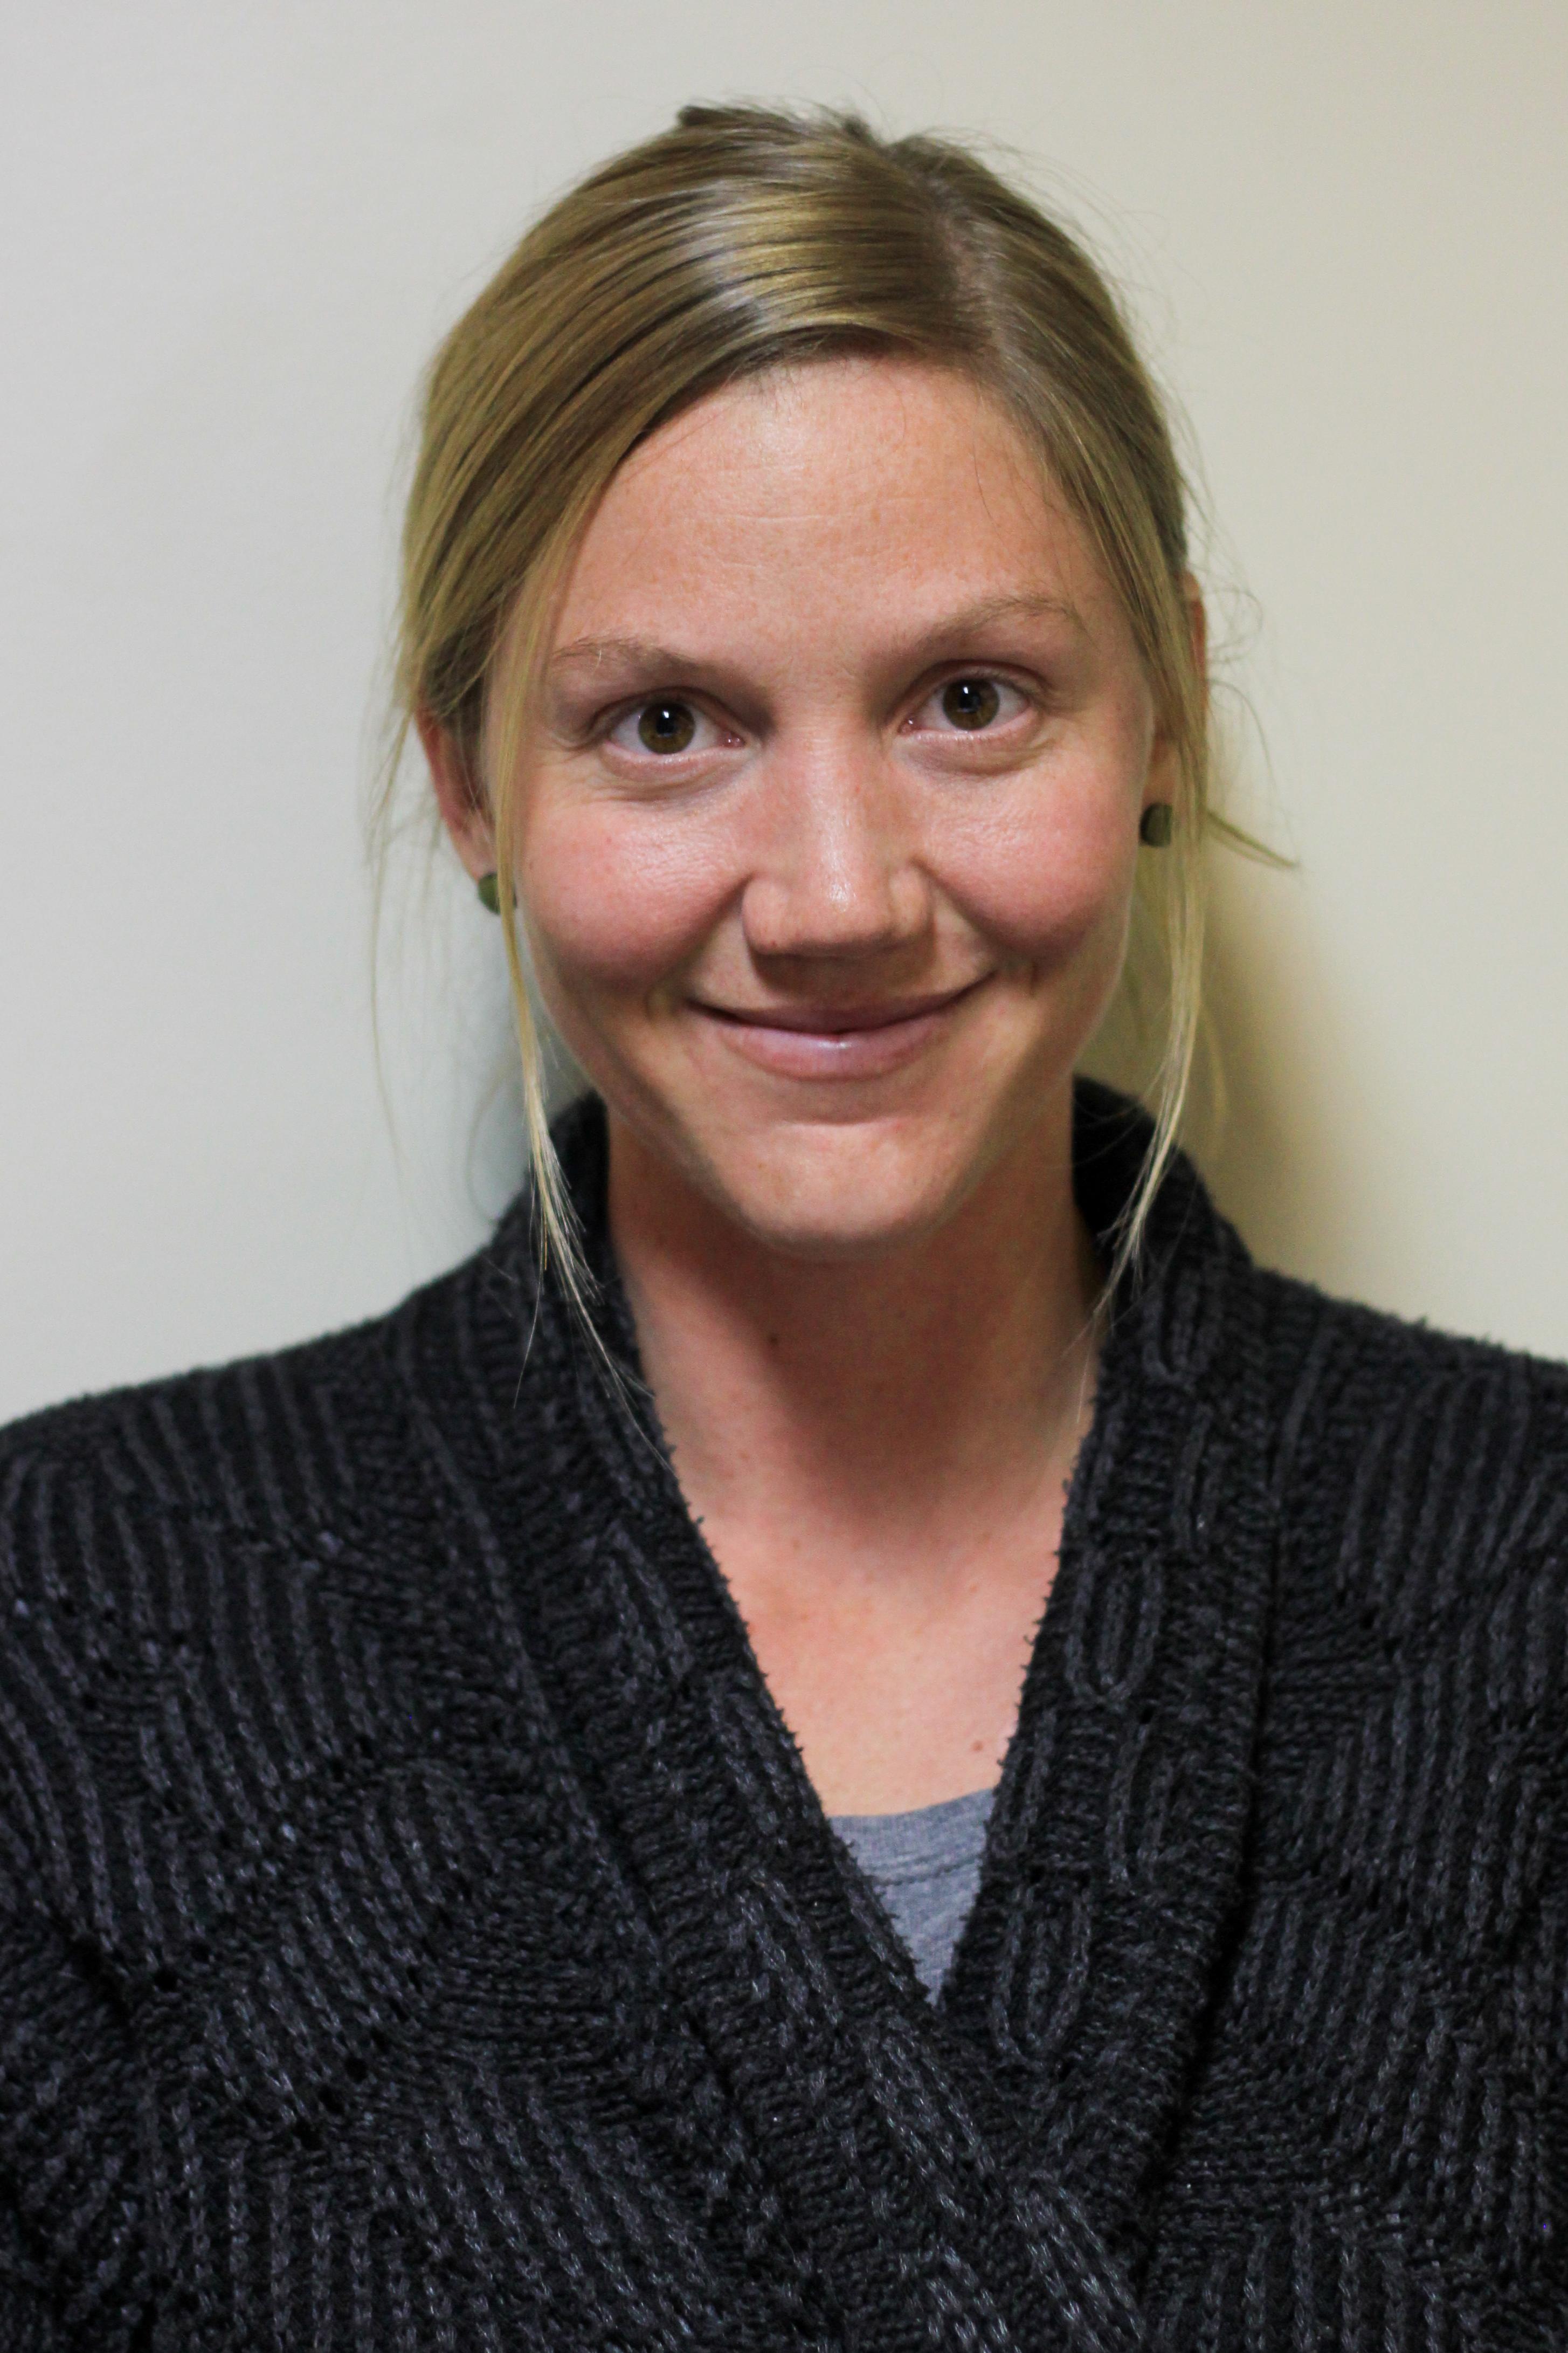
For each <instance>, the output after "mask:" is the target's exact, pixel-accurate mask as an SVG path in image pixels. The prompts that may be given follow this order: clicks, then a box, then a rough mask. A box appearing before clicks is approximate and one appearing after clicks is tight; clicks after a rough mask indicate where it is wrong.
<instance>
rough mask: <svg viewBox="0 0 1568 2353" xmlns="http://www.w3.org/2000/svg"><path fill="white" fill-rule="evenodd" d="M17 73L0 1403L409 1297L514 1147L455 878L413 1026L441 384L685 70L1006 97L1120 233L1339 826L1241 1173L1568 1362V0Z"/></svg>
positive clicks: (777, 32)
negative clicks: (420, 493) (369, 789)
mask: <svg viewBox="0 0 1568 2353" xmlns="http://www.w3.org/2000/svg"><path fill="white" fill-rule="evenodd" d="M3 66H4V69H3V71H0V92H3V96H0V220H3V221H4V223H5V231H4V235H5V275H4V310H3V319H4V337H5V367H4V370H3V371H0V680H3V685H0V696H3V701H0V708H3V712H4V731H5V733H4V763H5V765H4V777H5V783H4V824H3V828H0V844H3V853H0V1003H3V1005H4V1025H3V1034H0V1414H5V1413H9V1412H16V1411H20V1410H22V1409H25V1408H26V1407H29V1406H31V1405H34V1404H37V1403H42V1402H44V1401H46V1400H47V1399H50V1398H57V1397H60V1396H64V1395H66V1394H68V1393H69V1392H72V1391H76V1390H79V1389H82V1388H97V1387H102V1386H105V1385H107V1384H109V1383H110V1382H113V1381H119V1380H124V1379H129V1378H133V1377H141V1376H144V1375H149V1374H153V1373H155V1372H159V1371H163V1370H166V1369H170V1368H173V1367H175V1366H180V1365H183V1364H185V1363H188V1362H195V1361H197V1360H201V1359H209V1360H210V1359H214V1358H217V1357H221V1356H227V1355H233V1354H236V1353H238V1352H241V1351H247V1350H250V1349H253V1348H258V1347H263V1346H267V1345H275V1344H278V1343H281V1342H283V1341H286V1340H289V1339H291V1338H294V1337H297V1336H301V1335H306V1334H308V1333H310V1332H312V1331H315V1330H319V1329H324V1328H326V1327H327V1326H329V1325H331V1324H335V1323H340V1322H342V1321H344V1320H347V1319H350V1318H352V1317H355V1316H358V1315H360V1314H365V1313H369V1312H372V1311H374V1310H375V1309H377V1308H380V1307H382V1306H384V1305H385V1304H387V1303H390V1302H391V1301H392V1300H394V1299H395V1297H396V1296H397V1295H398V1294H399V1293H402V1292H403V1291H405V1289H406V1288H407V1287H408V1286H409V1285H410V1284H411V1283H412V1282H415V1281H416V1280H417V1279H419V1278H420V1277H422V1276H423V1275H424V1274H426V1272H429V1271H434V1270H436V1269H437V1268H438V1267H440V1266H442V1265H445V1264H447V1263H449V1262H450V1261H453V1260H454V1259H455V1258H456V1257H458V1255H459V1254H460V1253H461V1251H463V1250H465V1249H467V1248H468V1246H469V1245H470V1244H471V1243H472V1242H473V1241H474V1240H475V1239H476V1238H477V1237H478V1236H479V1234H480V1233H482V1231H483V1230H484V1229H485V1226H486V1224H487V1223H488V1221H489V1217H490V1216H491V1214H492V1213H493V1211H494V1210H495V1209H496V1208H498V1207H499V1206H500V1203H501V1201H502V1200H503V1199H504V1198H506V1197H507V1196H508V1194H509V1193H510V1190H511V1189H512V1187H513V1185H514V1184H515V1181H516V1177H517V1173H518V1166H519V1161H518V1142H517V1135H516V1130H515V1125H514V1111H513V1106H512V1104H511V1103H510V1096H509V1092H508V1090H507V1089H506V1087H505V1085H504V1083H503V1084H502V1085H501V1086H500V1091H499V1092H498V1091H497V1088H496V1084H495V1074H496V1072H497V1071H498V1070H499V1069H500V1068H502V1067H503V1066H504V1039H503V1029H502V1013H501V996H500V985H499V974H498V969H497V967H498V965H499V942H498V938H497V934H496V933H495V930H494V927H493V926H487V924H486V921H485V919H484V917H483V916H482V915H481V914H480V913H479V911H478V909H477V907H476V906H475V904H474V902H473V901H472V898H471V896H470V895H469V894H468V890H467V886H466V884H460V883H459V882H458V879H457V875H456V870H455V867H454V866H453V865H452V863H451V861H450V860H437V862H436V863H435V865H434V867H433V868H432V869H431V870H430V871H428V873H427V874H426V879H425V880H424V881H420V880H419V871H420V861H419V860H417V859H416V858H415V857H413V856H412V855H410V856H408V857H406V858H405V859H404V860H402V861H401V864H400V867H399V871H398V873H397V874H396V875H395V887H394V890H393V893H392V900H393V904H392V908H391V923H390V926H389V935H388V942H387V949H386V952H385V954H384V956H383V965H382V987H381V1006H380V1011H381V1026H382V1032H383V1041H382V1066H383V1071H384V1088H383V1087H382V1086H381V1085H380V1084H378V1079H377V1073H376V1065H375V1058H374V1052H373V1041H372V1031H371V991H370V985H369V976H370V970H371V950H370V926H369V904H370V892H369V881H368V876H367V871H366V867H365V861H364V857H363V846H362V831H361V809H362V807H363V781H364V777H365V775H366V772H367V768H368V766H369V765H370V764H371V762H372V759H373V756H374V747H375V741H376V729H377V724H378V719H379V710H380V702H379V694H380V691H381V672H380V665H381V662H382V659H383V652H384V642H385V632H386V621H387V616H388V612H389V608H390V591H391V582H392V550H393V542H394V535H395V521H396V511H397V491H398V486H399V484H400V482H401V480H402V479H403V472H404V467H405V460H406V456H407V448H408V430H409V420H410V416H411V411H412V403H413V396H414V390H415V386H416V379H417V376H418V374H419V371H420V368H421V366H422V365H423V364H424V362H425V360H426V357H427V355H428V353H429V351H430V349H431V348H432V346H433V344H434V343H435V341H436V339H437V336H438V334H439V333H440V332H441V331H442V329H443V328H444V327H445V326H446V325H447V322H449V321H450V320H451V319H452V318H453V317H454V316H455V315H456V314H457V312H458V309H459V308H460V307H461V306H462V305H463V304H464V302H465V301H467V300H468V298H470V297H471V295H472V294H473V293H474V292H475V291H476V290H478V288H479V285H480V284H481V283H482V282H483V280H484V279H485V277H486V275H487V274H488V272H489V269H491V268H492V267H493V266H494V265H495V263H496V262H497V261H498V260H499V259H500V257H501V255H502V253H503V252H504V251H505V250H506V248H508V246H509V245H510V242H511V241H512V239H513V238H514V237H515V236H516V235H517V234H518V233H519V231H520V230H521V227H523V226H524V224H525V222H526V220H527V218H528V217H529V216H530V215H531V212H532V211H533V210H534V209H535V208H536V207H537V206H538V205H539V204H540V203H541V202H542V201H543V200H544V199H546V198H548V197H549V196H550V195H551V194H552V192H554V191H555V190H557V189H558V188H559V187H561V185H563V183H564V182H565V181H566V180H567V179H569V178H570V177H571V176H573V175H574V174H576V173H577V172H578V171H580V170H581V169H582V168H583V167H584V166H585V165H586V164H589V163H590V162H592V161H593V160H595V158H597V157H598V156H600V155H601V154H603V153H605V152H606V151H607V150H609V149H611V148H612V147H615V146H616V145H619V144H621V143H624V142H626V141H628V140H630V139H632V138H635V137H637V136H639V135H641V134H643V133H645V132H648V131H650V130H652V129H654V128H656V127H658V125H660V124H662V123H663V122H664V121H666V120H667V119H668V116H669V114H670V113H671V112H672V111H673V109H674V108H675V107H676V106H677V105H678V104H679V103H680V102H681V101H683V100H688V99H690V98H694V97H722V96H746V95H749V96H763V97H776V96H784V97H800V98H813V99H822V100H850V101H853V102H855V103H858V104H859V105H861V106H862V107H864V108H866V109H867V110H868V111H869V112H870V113H871V114H872V116H873V118H874V119H875V120H876V121H879V123H882V124H884V125H889V126H892V127H895V128H900V129H907V128H913V127H918V126H925V125H931V124H938V125H943V126H947V127H951V128H955V129H959V130H967V131H973V132H984V133H986V134H989V135H990V136H992V137H994V138H995V139H998V140H1001V141H1005V142H1009V143H1010V144H1011V145H1013V146H1015V147H1016V148H1017V149H1019V150H1021V151H1023V153H1024V154H1025V155H1026V156H1027V157H1029V158H1031V159H1033V163H1034V166H1035V168H1036V171H1037V185H1039V186H1040V187H1041V188H1042V189H1043V190H1044V192H1045V193H1046V194H1047V195H1049V196H1054V197H1055V198H1056V200H1057V201H1058V203H1059V204H1060V205H1061V206H1063V207H1064V208H1065V209H1066V210H1067V211H1068V214H1069V215H1070V216H1072V217H1074V218H1075V219H1076V220H1077V221H1078V222H1079V224H1080V225H1081V226H1083V227H1086V228H1087V229H1088V230H1089V233H1090V235H1091V236H1092V237H1095V238H1096V239H1097V240H1098V242H1099V245H1100V250H1101V252H1102V253H1103V254H1104V255H1105V257H1106V258H1107V259H1109V261H1110V265H1111V267H1112V269H1114V270H1115V271H1116V272H1117V273H1118V274H1119V275H1120V277H1121V281H1122V283H1123V285H1124V286H1125V287H1126V288H1127V290H1128V291H1129V293H1130V295H1131V300H1132V302H1133V304H1134V306H1135V309H1136V311H1137V312H1138V314H1139V316H1140V318H1141V319H1142V322H1143V325H1144V329H1145V333H1146V336H1147V339H1148V341H1149V343H1150V346H1151V348H1152V354H1153V357H1154V360H1155V363H1156V365H1157V367H1158V369H1159V371H1160V373H1161V374H1162V375H1163V378H1164V379H1165V380H1166V381H1167V382H1168V383H1169V384H1170V385H1172V386H1173V388H1174V390H1175V391H1176V393H1177V395H1178V396H1179V398H1180V399H1181V401H1182V402H1183V403H1184V407H1185V409H1186V412H1187V414H1188V416H1189V417H1190V419H1191V422H1192V426H1193V428H1194V435H1195V438H1196V442H1197V445H1198V447H1199V448H1200V450H1201V452H1202V455H1203V459H1204V462H1205V477H1206V483H1207V488H1208V492H1209V496H1210V500H1211V501H1212V506H1213V509H1214V512H1215V515H1216V516H1217V518H1218V522H1219V525H1220V536H1219V539H1218V541H1217V543H1216V547H1215V551H1214V552H1213V555H1212V565H1213V570H1214V573H1215V577H1216V579H1217V581H1218V582H1219V583H1220V585H1221V586H1222V588H1223V589H1224V590H1225V591H1226V594H1225V595H1223V596H1221V598H1220V601H1219V611H1218V617H1219V621H1220V626H1221V633H1222V636H1224V635H1226V634H1227V633H1228V634H1231V635H1235V634H1236V632H1237V628H1240V626H1241V625H1243V624H1247V626H1249V627H1250V628H1251V631H1252V642H1251V644H1250V647H1249V648H1247V649H1245V650H1243V651H1242V652H1241V653H1240V654H1239V655H1238V656H1237V658H1236V659H1235V661H1234V663H1233V666H1232V670H1231V675H1232V676H1233V677H1234V678H1235V680H1236V681H1237V684H1238V685H1239V686H1240V687H1241V688H1243V689H1244V690H1245V691H1246V693H1247V697H1248V698H1249V700H1250V703H1251V706H1252V709H1253V710H1254V712H1256V714H1257V718H1258V722H1259V723H1260V726H1261V731H1262V735H1263V738H1264V740H1265V741H1266V742H1267V744H1268V754H1269V763H1270V765H1268V767H1267V768H1266V767H1265V765H1264V763H1263V761H1262V759H1261V757H1260V756H1259V754H1258V750H1257V747H1256V743H1253V744H1251V746H1250V748H1249V749H1247V753H1246V760H1245V765H1246V768H1247V775H1246V776H1245V777H1244V779H1243V786H1244V790H1243V797H1242V808H1243V813H1244V814H1247V815H1250V817H1251V818H1253V820H1254V821H1255V822H1257V823H1258V824H1261V825H1263V826H1264V827H1265V828H1266V829H1268V831H1269V832H1270V834H1271V835H1272V837H1273V839H1276V840H1277V841H1279V842H1280V843H1281V844H1282V845H1283V846H1285V847H1287V848H1289V849H1291V850H1293V851H1294V852H1295V853H1296V854H1297V856H1298V858H1299V861H1300V863H1299V868H1298V871H1297V872H1296V873H1295V874H1293V875H1292V876H1289V877H1287V878H1279V877H1274V876H1269V875H1267V874H1264V873H1261V872H1259V871H1256V870H1248V869H1245V868H1240V867H1236V866H1234V865H1232V866H1230V867H1228V869H1227V871H1226V872H1225V873H1224V874H1223V876H1222V877H1221V880H1220V889H1219V901H1218V916H1219V920H1218V923H1217V928H1216V939H1215V1005H1216V1026H1217V1031H1218V1036H1219V1041H1220V1046H1221V1049H1222V1051H1223V1054H1224V1056H1225V1060H1226V1067H1227V1070H1228V1074H1229V1082H1230V1099H1231V1100H1230V1117H1229V1124H1228V1126H1227V1127H1226V1130H1225V1131H1224V1132H1223V1134H1221V1135H1220V1136H1219V1137H1218V1140H1217V1141H1216V1140H1215V1137H1214V1136H1213V1134H1211V1135H1210V1138H1209V1141H1208V1144H1207V1146H1206V1152H1207V1158H1208V1163H1209V1165H1210V1166H1211V1169H1212V1171H1213V1173H1214V1175H1215V1179H1216V1182H1217V1184H1218V1187H1219V1189H1220V1192H1221V1197H1222V1198H1223V1199H1224V1200H1225V1201H1226V1203H1227V1205H1228V1206H1230V1207H1231V1208H1233V1210H1234V1211H1235V1213H1236V1214H1237V1216H1238V1218H1239V1219H1240V1221H1241V1223H1242V1226H1243V1229H1244V1231H1245V1232H1246V1233H1247V1237H1248V1239H1249V1240H1251V1241H1252V1243H1253V1245H1254V1247H1255V1248H1257V1249H1258V1250H1259V1251H1260V1252H1261V1253H1262V1254H1264V1255H1265V1256H1267V1257H1268V1258H1269V1259H1271V1260H1273V1261H1276V1262H1277V1263H1279V1264H1282V1265H1285V1266H1287V1267H1289V1268H1291V1269H1293V1270H1298V1271H1303V1272H1306V1273H1309V1274H1310V1275H1312V1276H1313V1277H1315V1278H1316V1279H1318V1280H1320V1281H1321V1282H1325V1283H1326V1284H1328V1285H1330V1286H1331V1287H1333V1288H1335V1289H1338V1290H1342V1291H1348V1292H1352V1293H1359V1294H1361V1295H1363V1296H1364V1297H1366V1298H1369V1299H1372V1300H1373V1301H1376V1302H1378V1303H1384V1304H1387V1305H1389V1306H1392V1307H1394V1308H1396V1309H1399V1310H1401V1311H1403V1312H1405V1313H1408V1314H1420V1315H1424V1316H1426V1317H1427V1318H1429V1319H1430V1320H1432V1321H1435V1322H1438V1323H1442V1324H1451V1325H1454V1326H1458V1327H1459V1328H1462V1329H1467V1330H1470V1331H1476V1332H1483V1333H1487V1334H1489V1335H1496V1336H1498V1337H1500V1338H1503V1339H1506V1340H1509V1341H1511V1342H1516V1343H1520V1344H1524V1345H1531V1346H1534V1347H1536V1348H1539V1349H1542V1350H1545V1351H1548V1352H1552V1353H1557V1354H1568V1219H1565V1217H1564V1208H1565V1206H1568V1205H1565V1187H1564V1168H1565V1165H1568V1094H1565V1090H1564V1085H1563V1079H1564V1072H1565V1070H1568V928H1565V925H1564V921H1563V877H1564V874H1565V872H1568V796H1565V794H1564V791H1563V783H1564V762H1565V753H1564V728H1563V715H1562V691H1563V677H1564V659H1563V656H1564V650H1565V649H1564V613H1565V606H1568V593H1565V592H1568V580H1565V576H1564V575H1565V564H1564V555H1563V551H1564V549H1565V548H1568V484H1565V480H1564V459H1563V449H1564V426H1563V420H1564V418H1565V417H1568V325H1565V320H1564V297H1563V287H1564V274H1563V256H1564V253H1565V252H1568V166H1565V164H1564V153H1565V148H1568V140H1565V138H1564V131H1565V124H1564V120H1563V114H1564V99H1565V93H1568V12H1565V11H1564V10H1563V9H1562V8H1561V7H1560V6H1558V5H1554V0H1502V5H1500V6H1496V7H1491V8H1483V7H1479V6H1478V5H1476V0H1280V5H1273V6H1269V7H1259V6H1258V5H1256V0H1179V5H1178V4H1177V0H1092V5H1089V0H965V4H964V5H963V6H955V5H952V0H791V5H789V6H788V7H781V6H777V5H766V6H764V5H760V0H725V5H712V0H700V5H694V0H662V5H658V6H648V5H644V6H632V5H626V0H584V5H579V6H577V7H575V8H571V9H563V8H561V7H558V6H552V5H543V0H220V5H214V0H145V5H141V6H138V7H135V8H126V7H124V6H122V5H111V0H102V5H97V4H96V0H57V5H52V6H50V7H47V8H41V7H40V8H32V9H25V8H24V7H23V6H22V5H20V0H11V5H9V6H8V7H7V8H6V10H5V26H4V43H3ZM1237 591H1245V592H1246V596H1239V595H1237V593H1235V592H1237ZM1247 597H1250V599H1251V600H1253V601H1252V604H1251V605H1250V606H1249V605H1248V604H1247ZM1249 612H1251V613H1253V614H1254V615H1255V620H1254V622H1252V623H1248V620H1247V617H1248V614H1249ZM389 1112H390V1113H391V1117H390V1118H389Z"/></svg>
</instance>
